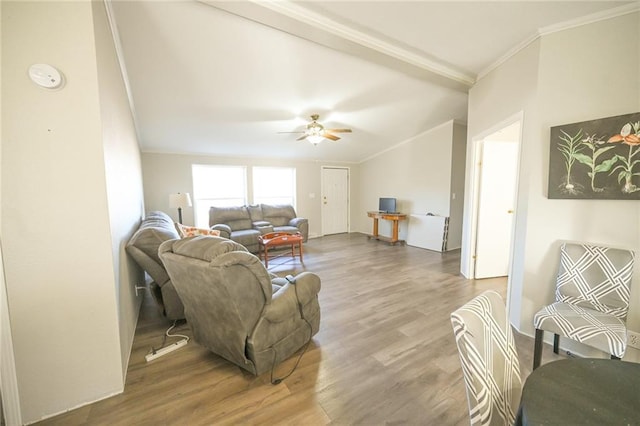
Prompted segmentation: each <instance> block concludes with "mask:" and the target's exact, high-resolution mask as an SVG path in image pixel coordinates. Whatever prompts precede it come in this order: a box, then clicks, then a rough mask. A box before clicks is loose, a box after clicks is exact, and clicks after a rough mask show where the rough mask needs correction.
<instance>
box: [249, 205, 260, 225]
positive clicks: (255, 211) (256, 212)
mask: <svg viewBox="0 0 640 426" xmlns="http://www.w3.org/2000/svg"><path fill="white" fill-rule="evenodd" d="M247 209H248V210H249V216H251V221H252V222H263V221H264V219H263V217H262V207H261V206H260V204H256V205H253V206H247Z"/></svg>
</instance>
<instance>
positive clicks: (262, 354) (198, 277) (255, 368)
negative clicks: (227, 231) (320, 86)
mask: <svg viewBox="0 0 640 426" xmlns="http://www.w3.org/2000/svg"><path fill="white" fill-rule="evenodd" d="M159 252H160V258H161V259H162V261H163V263H164V265H165V266H166V268H167V271H168V273H169V276H170V277H171V281H172V282H173V285H174V286H175V288H176V290H177V292H178V294H179V295H180V298H181V299H182V301H183V303H184V306H185V315H186V318H187V322H188V323H189V325H190V327H191V330H192V331H193V336H194V339H195V340H196V341H197V342H198V343H199V344H201V345H202V346H204V347H206V348H207V349H209V350H211V351H212V352H214V353H216V354H218V355H220V356H221V357H223V358H225V359H227V360H229V361H231V362H232V363H234V364H236V365H238V366H239V367H241V368H243V369H245V370H247V371H249V372H251V373H253V374H256V375H259V374H262V373H264V372H266V371H269V370H271V369H272V368H273V367H274V366H275V365H277V364H278V363H280V362H281V361H283V360H285V359H287V358H288V357H290V356H291V355H293V354H294V353H295V352H296V351H297V350H298V349H299V348H301V347H302V346H303V345H304V344H305V343H306V342H307V341H308V340H309V339H311V337H312V336H313V335H315V334H316V333H317V332H318V329H319V327H320V305H319V304H318V292H319V291H320V278H319V277H318V276H317V275H316V274H314V273H311V272H302V273H301V274H298V275H297V276H296V277H295V285H294V284H291V283H290V282H289V281H287V280H286V279H284V278H277V277H276V276H275V275H273V274H270V273H269V272H268V271H267V270H266V269H265V267H264V265H263V264H262V262H261V261H260V260H259V259H258V258H257V257H256V256H255V255H253V254H251V253H249V252H247V250H246V249H245V247H244V246H242V245H240V244H238V243H236V242H234V241H231V240H227V239H225V238H221V237H209V236H196V237H189V238H183V239H181V240H170V241H166V242H164V243H163V244H162V245H161V246H160V250H159Z"/></svg>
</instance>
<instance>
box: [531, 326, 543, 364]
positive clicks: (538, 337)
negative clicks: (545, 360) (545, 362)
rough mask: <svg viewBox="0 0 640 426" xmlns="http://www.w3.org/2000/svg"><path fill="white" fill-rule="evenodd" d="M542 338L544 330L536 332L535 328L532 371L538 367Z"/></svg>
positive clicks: (540, 357)
mask: <svg viewBox="0 0 640 426" xmlns="http://www.w3.org/2000/svg"><path fill="white" fill-rule="evenodd" d="M542 337H544V330H538V329H537V328H536V341H535V344H534V346H533V369H534V370H535V369H536V368H538V367H540V361H541V360H542Z"/></svg>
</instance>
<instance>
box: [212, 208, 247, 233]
mask: <svg viewBox="0 0 640 426" xmlns="http://www.w3.org/2000/svg"><path fill="white" fill-rule="evenodd" d="M251 222H252V221H251V216H249V210H247V208H246V207H245V206H242V207H211V208H210V209H209V226H213V225H216V224H218V223H224V224H225V225H228V226H229V228H231V230H232V231H237V230H240V229H251V226H252V225H251Z"/></svg>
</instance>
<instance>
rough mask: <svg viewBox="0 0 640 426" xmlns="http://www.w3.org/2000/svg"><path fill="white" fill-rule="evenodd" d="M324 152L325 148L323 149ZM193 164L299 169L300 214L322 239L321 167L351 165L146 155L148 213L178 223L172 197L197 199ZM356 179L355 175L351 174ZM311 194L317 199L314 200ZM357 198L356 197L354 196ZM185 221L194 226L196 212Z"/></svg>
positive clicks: (184, 212)
mask: <svg viewBox="0 0 640 426" xmlns="http://www.w3.org/2000/svg"><path fill="white" fill-rule="evenodd" d="M319 148H321V147H319ZM193 164H216V165H236V166H247V167H251V166H273V167H295V168H296V178H297V182H296V192H297V194H296V198H297V200H296V202H297V209H296V213H297V214H298V216H300V217H305V218H307V219H309V236H311V237H315V236H319V235H320V234H321V232H322V223H321V219H322V216H321V214H320V210H321V200H322V197H321V189H322V188H321V167H322V166H345V167H351V165H345V164H337V163H320V162H315V161H290V160H273V159H260V158H253V157H242V158H231V157H214V156H205V155H182V154H158V153H142V170H143V182H144V191H145V206H146V210H147V212H149V211H153V210H161V211H163V212H165V213H167V214H169V215H170V216H171V217H172V218H173V219H174V220H175V221H177V220H178V211H177V209H172V208H169V194H171V193H174V192H189V193H190V194H191V195H192V196H193V181H192V175H191V166H192V165H193ZM351 173H352V175H353V171H352V172H351ZM310 194H314V195H315V197H314V198H311V195H310ZM352 197H353V194H352ZM182 221H183V222H184V223H185V224H193V223H194V219H193V208H192V207H188V208H185V209H182Z"/></svg>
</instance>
